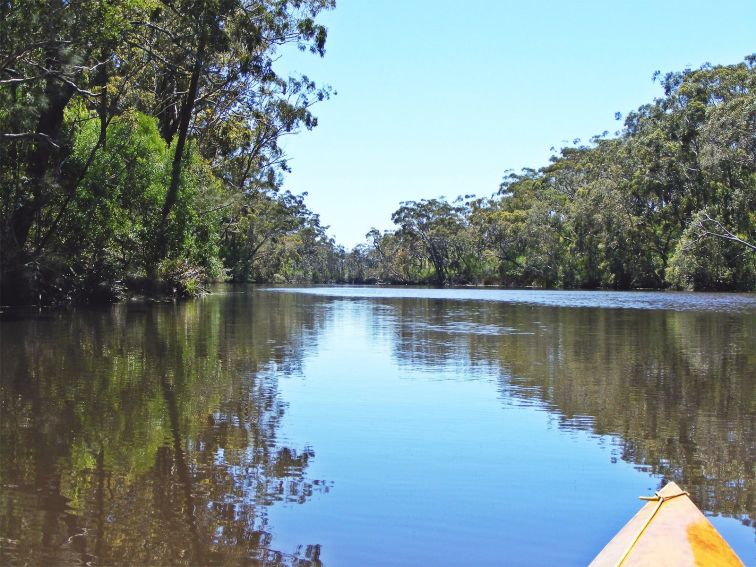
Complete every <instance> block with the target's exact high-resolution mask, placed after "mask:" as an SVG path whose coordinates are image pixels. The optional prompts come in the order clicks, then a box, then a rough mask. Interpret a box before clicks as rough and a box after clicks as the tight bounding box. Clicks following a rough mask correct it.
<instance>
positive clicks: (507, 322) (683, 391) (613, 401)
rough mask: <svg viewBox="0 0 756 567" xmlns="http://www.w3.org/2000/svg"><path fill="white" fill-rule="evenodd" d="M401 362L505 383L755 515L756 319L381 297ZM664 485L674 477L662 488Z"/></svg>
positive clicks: (723, 506)
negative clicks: (493, 377)
mask: <svg viewBox="0 0 756 567" xmlns="http://www.w3.org/2000/svg"><path fill="white" fill-rule="evenodd" d="M373 305H374V306H375V307H374V309H375V310H376V315H375V316H376V317H382V318H383V320H384V321H386V322H387V324H390V325H392V326H394V327H395V328H396V334H397V336H398V337H399V338H398V339H397V340H396V341H395V342H394V349H395V351H394V352H395V357H396V359H397V361H398V362H399V364H405V365H407V366H411V367H414V368H417V367H426V368H428V369H431V370H432V369H434V368H440V367H448V366H457V367H459V366H462V367H464V368H461V369H460V371H459V372H458V374H459V375H464V376H467V377H468V378H469V377H474V376H475V375H476V372H478V370H480V371H481V372H480V374H481V375H485V376H488V375H490V374H491V373H492V371H495V373H496V374H497V375H499V376H500V380H499V382H500V390H501V392H502V397H503V398H504V399H506V400H510V399H516V400H520V402H521V403H525V404H538V405H542V406H545V407H546V408H547V409H548V410H549V411H550V412H551V413H553V414H555V415H557V416H558V420H559V423H560V426H561V427H564V428H568V429H585V430H589V431H591V432H593V433H595V434H599V435H612V436H614V440H615V442H616V443H617V452H618V455H619V456H620V457H621V458H622V459H624V460H625V461H628V462H631V463H634V464H635V465H637V467H638V468H641V469H643V470H645V471H648V472H650V473H653V474H654V475H657V476H661V477H662V478H663V479H667V480H674V481H675V482H677V483H679V484H680V485H682V486H685V487H686V490H688V491H690V492H691V493H692V495H693V497H694V499H695V501H696V502H697V503H698V504H699V505H700V506H701V507H702V508H703V509H705V510H706V511H708V512H711V513H715V514H723V515H726V516H730V517H737V518H740V519H741V520H742V521H743V522H744V523H752V522H753V520H754V518H756V500H755V499H754V496H755V494H754V492H755V491H756V479H754V474H753V471H754V467H756V463H754V447H753V444H752V443H753V439H754V426H755V425H756V423H755V422H754V420H753V416H754V410H756V407H755V404H756V396H755V395H754V380H753V378H754V376H753V371H754V354H753V351H752V345H753V344H754V336H755V335H756V320H755V318H754V317H753V316H752V315H750V314H744V313H737V312H732V313H721V312H713V311H704V312H699V311H671V310H634V309H624V310H622V309H593V308H568V307H561V308H553V307H544V306H535V305H522V304H508V303H496V302H458V301H457V302H455V301H448V300H439V299H406V300H405V299H382V300H380V301H379V302H374V303H373ZM663 482H665V481H664V480H663V481H662V483H663Z"/></svg>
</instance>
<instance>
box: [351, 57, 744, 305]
mask: <svg viewBox="0 0 756 567" xmlns="http://www.w3.org/2000/svg"><path fill="white" fill-rule="evenodd" d="M755 65H756V56H749V57H747V58H746V60H745V61H744V62H743V63H739V64H737V65H730V66H717V67H713V66H710V65H704V66H703V67H701V68H700V69H697V70H687V71H684V72H681V73H670V74H668V75H666V76H665V77H664V79H663V80H662V86H663V88H664V92H665V95H664V96H663V97H661V98H659V99H657V100H655V101H654V102H653V103H652V104H647V105H644V106H642V107H641V108H639V109H638V110H637V111H635V112H632V113H630V115H629V116H628V118H627V120H626V121H625V128H624V130H623V131H622V133H621V134H620V135H619V136H618V137H616V138H606V137H605V136H598V137H596V138H594V139H593V140H592V141H591V143H590V144H589V145H584V146H578V147H569V148H563V149H562V150H561V152H560V153H559V155H558V156H555V157H553V158H552V160H551V163H550V164H549V165H547V166H545V167H543V168H541V169H538V170H532V169H527V170H524V171H523V172H522V173H521V174H513V173H510V174H508V176H507V177H506V178H505V179H504V182H503V183H502V184H501V187H500V190H499V193H498V195H497V196H495V197H493V198H491V199H473V200H472V201H468V202H467V203H465V206H464V207H457V206H456V205H452V204H450V203H448V202H446V201H445V200H443V199H440V200H439V199H432V200H427V201H426V200H424V201H420V202H412V201H410V202H408V203H403V204H402V206H401V207H400V208H399V209H398V210H397V211H396V213H394V215H393V217H392V219H393V220H394V222H395V223H396V224H397V230H396V231H393V232H388V233H384V234H379V233H378V232H377V231H371V233H369V234H368V237H369V239H370V240H371V245H370V248H369V249H368V250H367V251H364V250H360V253H359V256H356V258H357V259H358V261H359V262H361V265H360V268H359V269H358V272H359V273H362V274H367V278H368V279H376V280H379V281H393V282H402V283H405V282H416V283H424V282H427V281H431V280H432V281H434V282H435V283H437V284H444V283H468V282H474V283H500V284H504V285H511V286H539V287H556V286H560V287H586V288H598V287H602V288H616V289H632V288H665V287H669V286H674V287H681V288H686V289H711V290H734V289H743V290H752V289H754V288H755V287H756V282H755V281H754V261H756V260H755V258H754V257H755V256H756V254H755V252H756V245H754V242H756V215H754V213H753V211H754V210H756V136H754V132H756V67H755ZM702 215H706V216H702Z"/></svg>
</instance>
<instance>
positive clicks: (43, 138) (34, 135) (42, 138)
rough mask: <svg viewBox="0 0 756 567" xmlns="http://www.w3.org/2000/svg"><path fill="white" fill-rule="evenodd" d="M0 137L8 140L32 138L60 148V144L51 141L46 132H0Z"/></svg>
mask: <svg viewBox="0 0 756 567" xmlns="http://www.w3.org/2000/svg"><path fill="white" fill-rule="evenodd" d="M0 139H2V140H9V141H11V142H16V141H24V140H34V141H36V142H44V143H46V144H48V145H49V146H52V147H53V148H55V149H56V150H58V149H60V146H59V145H58V144H56V143H55V142H53V140H52V138H51V137H50V136H48V135H47V134H41V133H39V132H21V133H18V134H6V133H0Z"/></svg>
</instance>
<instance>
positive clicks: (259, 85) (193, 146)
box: [0, 0, 334, 303]
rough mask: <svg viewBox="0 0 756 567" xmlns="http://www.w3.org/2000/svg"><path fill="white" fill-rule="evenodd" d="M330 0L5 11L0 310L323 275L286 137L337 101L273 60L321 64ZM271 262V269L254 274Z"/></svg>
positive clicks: (117, 0)
mask: <svg viewBox="0 0 756 567" xmlns="http://www.w3.org/2000/svg"><path fill="white" fill-rule="evenodd" d="M333 5H334V1H333V0H113V1H110V2H89V1H83V2H69V1H67V0H7V1H4V2H0V197H1V199H2V201H1V204H0V223H1V226H0V250H2V258H1V259H2V262H1V264H0V292H1V293H2V302H3V303H12V302H38V301H43V302H52V301H61V300H63V301H64V300H88V299H94V298H100V299H116V298H117V297H119V296H122V295H123V294H124V293H125V292H127V291H128V290H131V291H133V290H140V291H145V292H150V291H152V292H156V293H165V292H166V291H168V292H171V293H177V294H182V293H183V294H193V293H196V292H198V290H199V289H200V288H201V287H202V285H203V284H204V282H207V281H211V280H218V279H224V278H225V277H227V274H230V275H231V276H233V277H234V278H241V279H250V278H268V277H272V276H269V274H277V273H283V274H284V275H285V277H289V276H293V275H297V276H299V275H300V274H302V277H310V273H311V272H312V271H313V270H318V269H319V266H318V261H320V259H319V258H311V256H317V254H315V252H314V250H315V249H317V250H319V247H322V243H323V242H326V243H327V241H328V238H327V237H326V235H325V230H324V228H323V227H321V226H320V223H319V219H318V217H317V215H314V214H313V213H312V212H311V211H309V210H308V209H307V208H306V207H305V206H304V203H303V201H302V198H303V197H302V196H301V195H293V194H291V193H285V192H282V190H281V181H282V174H283V173H284V172H285V171H287V169H288V168H287V164H286V156H285V155H284V152H283V151H282V149H281V147H280V145H279V143H280V140H281V138H282V137H283V136H286V135H289V134H292V133H295V132H297V131H299V130H302V129H310V128H313V127H314V126H315V125H316V124H317V119H316V117H315V116H314V115H313V113H312V106H313V105H314V104H316V103H318V102H319V101H322V100H324V99H325V98H327V97H328V96H329V93H330V90H329V89H328V88H322V87H319V86H318V85H316V84H315V82H313V81H312V80H311V79H309V78H308V77H306V76H301V77H284V76H281V75H280V74H279V73H278V72H277V70H276V66H275V61H276V59H277V58H278V57H279V56H280V54H281V50H282V49H283V48H284V47H285V46H296V47H298V48H299V49H301V50H308V51H311V52H312V53H314V54H317V55H321V56H322V55H323V54H324V50H325V41H326V29H325V27H324V26H322V25H321V24H319V23H318V22H317V16H318V15H319V14H320V13H321V12H323V11H324V10H327V9H330V8H332V7H333ZM271 244H276V245H279V246H282V247H284V248H285V253H283V254H278V255H275V256H274V255H272V254H269V253H268V252H267V251H266V250H264V249H263V248H264V246H268V247H269V246H270V245H271ZM331 244H332V243H331ZM263 258H271V261H272V259H273V258H275V261H276V262H278V265H277V266H275V267H273V266H271V267H268V266H267V265H266V267H265V268H264V269H262V268H261V269H260V270H259V271H258V272H255V271H254V269H253V266H254V265H255V264H256V263H259V262H258V260H260V259H263ZM295 261H296V265H294V266H293V265H292V264H291V263H292V262H295Z"/></svg>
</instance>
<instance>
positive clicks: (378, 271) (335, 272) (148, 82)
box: [0, 0, 756, 304]
mask: <svg viewBox="0 0 756 567" xmlns="http://www.w3.org/2000/svg"><path fill="white" fill-rule="evenodd" d="M333 4H334V1H333V0H172V1H169V0H115V1H112V2H66V1H65V0H44V1H43V0H9V1H4V2H0V199H1V202H0V223H1V224H0V251H1V252H2V255H1V257H0V260H1V263H0V293H2V296H1V297H0V302H2V303H4V304H8V303H30V302H34V303H37V302H42V303H50V302H58V301H71V300H74V301H88V300H107V301H110V300H117V299H119V298H122V297H125V296H127V295H129V294H134V293H139V294H148V295H149V294H154V295H163V294H166V293H168V294H175V295H193V294H197V293H200V292H201V291H202V290H203V289H204V288H205V284H206V283H208V282H211V281H224V280H233V281H254V282H314V283H320V282H355V283H401V284H404V283H424V284H434V285H446V284H499V285H506V286H540V287H581V288H616V289H633V288H668V287H674V288H683V289H696V290H705V289H706V290H753V289H755V288H756V253H755V252H756V245H755V244H754V243H756V55H751V56H748V57H746V59H745V61H743V62H742V63H739V64H735V65H728V66H711V65H704V66H702V67H701V68H699V69H695V70H685V71H682V72H676V73H669V74H667V75H665V76H663V77H661V78H660V81H661V85H662V87H663V90H664V95H663V96H661V97H660V98H658V99H657V100H655V101H654V102H652V103H650V104H647V105H644V106H642V107H640V108H639V109H638V110H636V111H634V112H631V113H630V114H628V115H627V117H626V118H625V120H624V128H623V129H622V131H621V132H619V133H618V134H617V135H616V136H614V137H610V136H608V135H607V134H604V135H601V136H597V137H595V138H594V139H592V140H591V141H590V143H588V144H584V145H581V144H580V143H579V142H578V143H576V144H574V145H573V146H571V147H567V148H564V149H562V150H561V151H560V152H559V154H558V155H557V156H555V157H553V158H552V160H551V163H549V164H548V165H547V166H545V167H542V168H540V169H526V170H523V171H522V172H521V173H519V174H515V173H509V174H508V175H507V176H506V177H505V179H504V182H503V183H502V185H501V187H500V188H499V191H498V193H496V194H495V195H493V196H492V197H489V198H476V197H474V196H472V195H468V196H465V197H460V198H457V199H456V200H452V201H449V200H446V199H445V198H438V199H426V200H420V201H407V202H404V203H401V204H400V206H399V208H398V209H397V211H396V212H395V213H394V214H393V216H392V220H393V222H394V223H395V225H396V229H395V230H391V231H386V232H383V233H381V232H379V231H377V230H375V229H373V230H371V231H370V232H368V234H367V242H366V244H364V245H361V246H357V247H356V248H355V249H353V250H351V251H347V250H345V249H344V248H343V247H341V246H338V245H337V244H336V243H335V242H334V241H333V239H332V238H330V237H329V236H328V234H327V227H324V226H323V225H321V223H320V219H319V217H318V215H317V214H315V213H314V212H313V211H311V210H310V209H309V208H308V207H307V205H306V203H305V195H306V194H305V193H302V194H295V193H292V192H290V191H285V190H283V188H282V183H283V175H284V174H285V173H286V171H287V170H288V166H287V163H286V155H285V154H284V152H283V150H282V148H281V146H280V142H281V139H282V137H284V136H286V135H289V134H294V133H296V132H298V131H301V130H307V129H311V128H313V127H315V126H316V125H317V119H316V117H315V116H314V114H313V105H315V104H317V103H319V102H322V101H324V100H325V99H327V98H328V97H329V95H330V89H328V88H324V87H321V86H318V85H317V84H316V83H315V82H314V81H312V80H311V79H310V78H308V77H306V76H302V77H286V76H281V75H280V74H279V73H278V72H277V68H276V61H277V59H278V58H279V57H280V56H281V52H282V49H284V48H286V46H289V45H290V46H296V47H298V48H300V49H302V50H308V51H311V52H312V53H314V54H316V55H321V56H322V55H323V54H324V53H325V41H326V29H325V28H324V27H323V26H322V25H321V24H319V23H318V21H317V17H318V15H319V14H320V13H321V12H323V11H324V10H328V9H330V8H332V7H333ZM502 127H503V126H502ZM464 189H465V188H464V187H461V188H460V190H461V191H464ZM407 192H408V193H410V194H411V192H412V188H411V187H408V188H407ZM365 198H369V196H365Z"/></svg>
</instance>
